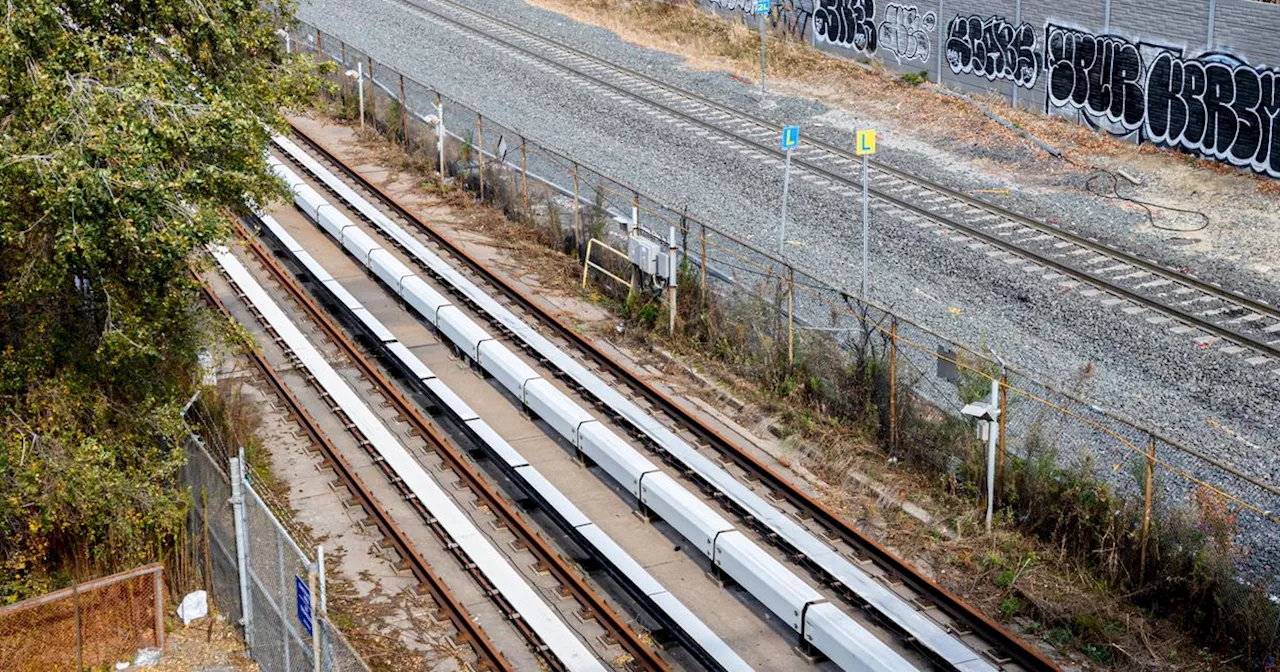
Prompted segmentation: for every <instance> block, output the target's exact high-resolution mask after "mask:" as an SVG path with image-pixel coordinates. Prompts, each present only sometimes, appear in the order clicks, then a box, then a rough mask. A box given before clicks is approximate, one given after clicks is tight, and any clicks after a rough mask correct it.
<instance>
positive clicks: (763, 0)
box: [756, 0, 769, 101]
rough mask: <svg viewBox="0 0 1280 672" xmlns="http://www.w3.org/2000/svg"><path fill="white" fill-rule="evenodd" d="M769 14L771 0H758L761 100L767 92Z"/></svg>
mask: <svg viewBox="0 0 1280 672" xmlns="http://www.w3.org/2000/svg"><path fill="white" fill-rule="evenodd" d="M768 14H769V0H756V16H757V17H758V18H759V19H760V100H761V101H763V100H764V97H765V95H766V93H767V91H766V90H765V85H764V63H765V58H764V38H765V35H764V17H765V16H767V15H768Z"/></svg>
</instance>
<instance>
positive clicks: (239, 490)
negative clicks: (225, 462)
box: [231, 448, 253, 647]
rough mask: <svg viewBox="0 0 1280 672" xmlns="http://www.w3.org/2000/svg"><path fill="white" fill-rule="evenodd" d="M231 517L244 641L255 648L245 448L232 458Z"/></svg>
mask: <svg viewBox="0 0 1280 672" xmlns="http://www.w3.org/2000/svg"><path fill="white" fill-rule="evenodd" d="M231 515H232V520H233V522H234V523H235V534H236V568H237V570H238V572H239V575H240V614H241V617H240V625H241V626H242V627H244V641H245V643H246V644H248V645H249V646H250V647H252V646H253V601H252V600H251V599H250V597H249V590H250V589H249V535H248V533H247V530H246V525H247V523H248V520H247V519H246V518H245V509H244V448H241V449H240V456H239V457H233V458H231Z"/></svg>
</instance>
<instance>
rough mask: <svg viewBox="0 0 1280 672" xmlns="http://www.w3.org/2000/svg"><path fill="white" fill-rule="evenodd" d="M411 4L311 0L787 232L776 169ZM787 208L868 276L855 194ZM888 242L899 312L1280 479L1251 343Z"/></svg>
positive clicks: (1169, 253) (533, 119) (589, 146)
mask: <svg viewBox="0 0 1280 672" xmlns="http://www.w3.org/2000/svg"><path fill="white" fill-rule="evenodd" d="M423 4H424V5H431V3H429V2H427V1H426V0H423ZM471 6H472V7H474V8H475V9H477V10H479V11H484V12H490V13H495V14H498V15H501V16H503V17H504V18H506V19H507V20H510V21H514V22H516V23H518V24H519V25H521V26H522V27H524V28H526V29H528V30H531V31H534V32H537V33H540V34H543V35H546V36H548V37H550V38H552V39H556V40H558V41H564V42H566V43H569V44H571V45H573V46H575V47H576V48H578V49H582V50H584V51H587V52H590V53H593V54H595V55H598V56H600V57H602V58H604V59H606V60H609V61H611V62H614V63H617V64H619V65H624V66H627V67H631V68H634V69H637V70H639V71H641V72H644V73H645V74H647V75H649V76H651V77H655V78H658V79H661V80H663V81H666V82H669V83H671V84H673V85H675V86H678V87H680V88H684V89H688V90H692V91H696V92H698V93H699V94H700V95H703V96H706V97H709V98H712V99H715V100H717V101H720V102H722V103H725V104H728V105H730V106H733V107H737V108H740V109H745V110H750V111H752V112H753V113H755V114H757V115H759V116H763V117H766V118H769V119H772V120H775V121H779V122H782V121H786V122H788V123H800V124H801V125H802V126H803V127H804V130H805V132H806V133H812V134H817V135H820V136H821V137H823V138H824V139H825V140H827V141H829V142H832V143H833V144H838V145H842V146H852V144H853V134H852V129H853V128H854V127H856V126H857V125H859V124H860V121H861V120H858V119H857V118H855V117H854V116H853V115H850V114H847V113H844V112H841V111H839V110H830V109H827V108H825V107H824V106H823V105H821V104H819V103H817V102H814V101H811V100H801V99H794V98H774V100H773V104H772V105H771V106H768V107H765V108H763V109H762V108H761V106H760V104H759V101H758V100H757V98H756V95H757V93H756V89H755V87H753V86H750V85H747V84H744V83H742V82H739V81H735V80H734V79H733V78H730V77H728V76H727V75H724V74H721V73H714V72H697V71H690V70H687V69H684V68H682V67H681V61H680V59H678V58H676V57H673V56H671V55H669V54H664V53H660V52H655V51H651V50H647V49H642V48H639V47H635V46H633V45H629V44H626V43H623V42H621V41H620V40H618V38H617V37H616V36H614V35H613V34H612V33H609V32H607V31H604V30H601V29H597V28H594V27H588V26H584V25H583V24H579V23H576V22H573V21H570V20H568V19H566V18H564V17H563V16H560V15H558V14H554V13H551V12H546V11H542V10H538V9H535V8H532V7H529V6H527V5H524V4H521V3H509V2H497V1H495V0H472V2H471ZM409 7H410V5H408V4H405V3H402V2H399V1H398V0H377V1H369V0H362V1H356V0H326V1H325V2H323V3H320V2H317V1H311V2H304V3H303V4H302V5H301V7H300V8H299V12H298V14H299V18H301V19H302V20H303V21H306V22H308V23H310V24H312V25H315V26H318V27H320V28H321V29H323V30H325V31H326V32H329V33H332V34H336V35H338V36H340V37H342V38H344V39H347V40H348V41H350V42H351V44H353V45H354V46H357V47H359V48H361V49H363V50H364V51H366V52H368V53H369V54H370V55H371V56H372V57H373V58H374V59H375V60H376V61H379V62H382V63H385V64H387V65H389V66H392V67H395V68H397V69H400V70H401V71H403V72H404V73H405V74H406V76H408V77H412V78H413V79H416V80H418V81H420V82H422V83H424V84H427V85H429V86H432V87H435V88H438V89H439V90H440V91H441V92H443V93H445V94H446V95H449V96H452V97H455V98H457V99H459V100H463V101H466V103H467V104H469V105H471V106H474V107H475V108H477V109H479V110H480V111H482V112H483V113H484V114H485V115H486V116H488V117H491V118H493V119H495V120H500V121H502V122H505V123H510V124H513V125H515V126H518V127H519V128H521V129H522V130H523V131H525V132H526V133H527V134H528V135H529V137H530V140H531V141H536V142H539V143H541V144H544V145H547V146H548V147H550V148H553V149H555V150H557V151H560V152H562V153H565V154H567V155H570V156H574V157H579V158H580V159H581V160H582V161H584V162H586V163H588V164H590V165H593V166H595V167H597V168H599V169H600V170H601V171H602V172H604V173H605V174H607V175H610V176H613V177H616V178H618V179H620V180H622V181H625V182H627V183H629V184H631V185H633V186H635V187H636V188H637V189H639V190H641V191H642V192H644V193H645V194H646V195H648V196H651V197H653V198H654V199H656V200H658V201H660V202H663V203H665V204H666V205H668V206H671V207H675V208H680V207H684V206H686V205H687V207H688V211H689V213H690V214H691V215H692V216H694V217H696V218H697V219H699V220H701V221H704V222H707V223H708V224H709V225H711V226H713V227H717V228H720V229H723V230H725V231H727V232H729V233H731V234H734V235H737V236H740V237H742V238H744V239H746V240H748V241H752V242H754V243H755V244H757V245H759V246H761V247H764V248H766V249H772V248H773V246H774V245H775V242H774V241H775V240H776V235H777V219H778V199H779V195H780V194H781V191H782V184H781V171H780V170H778V169H777V168H775V167H773V166H770V165H766V164H765V163H763V162H760V161H757V160H755V159H752V158H745V159H744V155H742V154H740V153H739V152H738V151H737V149H736V148H735V147H733V146H732V145H726V144H722V143H718V142H714V141H711V140H708V139H706V138H703V137H699V136H698V135H693V134H689V133H687V132H683V131H680V130H679V129H677V128H675V127H673V126H672V125H670V124H669V123H666V122H664V121H661V120H659V119H657V118H655V117H653V116H651V115H650V114H648V113H646V112H645V110H644V108H643V107H642V106H636V105H634V104H632V103H630V102H629V101H625V100H615V99H613V98H608V97H603V96H600V95H597V94H593V93H591V92H589V91H586V90H584V89H582V88H581V87H580V86H579V85H577V84H575V83H574V81H572V80H570V79H567V78H566V77H564V76H562V75H561V74H560V73H558V72H556V71H554V70H547V69H543V68H535V67H533V66H531V65H530V64H529V63H527V62H525V61H522V60H519V59H515V58H513V57H511V56H509V55H507V54H506V53H505V52H502V51H499V50H495V49H494V48H492V47H491V46H490V45H488V44H486V43H485V42H482V41H481V40H479V39H478V38H475V37H471V36H467V35H465V34H463V33H460V32H457V31H456V30H450V29H446V28H444V27H442V26H439V25H436V24H434V23H433V22H432V21H431V20H430V19H429V18H428V16H427V15H426V14H425V13H418V12H414V11H412V10H411V9H409ZM433 8H434V7H433ZM906 140H907V139H906V138H904V141H903V142H901V143H900V145H901V146H900V147H897V148H895V147H893V146H892V145H882V148H881V154H880V155H879V156H878V158H879V159H880V160H882V161H884V162H885V163H888V164H890V165H893V166H894V167H897V168H899V169H901V170H905V171H908V172H911V173H914V174H918V175H921V176H924V177H927V178H929V179H931V180H934V181H938V182H941V183H943V184H946V185H948V186H950V187H952V188H955V189H959V190H976V189H991V188H1000V187H1006V186H1009V182H1004V183H999V182H996V179H998V178H993V176H991V175H988V174H985V173H984V171H982V170H981V169H979V168H976V167H973V166H964V165H957V164H943V163H940V162H939V161H938V157H937V156H936V153H932V154H931V153H930V152H928V151H912V150H910V149H904V148H903V147H910V146H911V143H910V142H908V141H906ZM1031 151H1032V150H1030V149H1028V148H1027V147H1026V146H1025V144H1019V143H1014V142H1012V141H1011V143H1010V145H1009V146H1008V147H1007V148H1004V150H1001V152H1002V156H1001V157H1000V158H1001V159H1002V160H1004V161H1010V160H1012V161H1018V160H1021V159H1022V158H1023V157H1022V156H1021V155H1023V154H1025V155H1026V159H1027V160H1030V153H1031ZM993 182H994V183H993ZM1002 204H1004V205H1007V206H1008V207H1011V208H1012V209H1014V210H1016V211H1019V212H1022V213H1024V214H1027V215H1029V216H1032V217H1035V218H1038V219H1042V220H1048V221H1055V220H1056V221H1061V222H1063V223H1064V224H1065V223H1069V224H1071V225H1072V226H1073V227H1075V228H1076V229H1078V230H1080V231H1082V232H1087V233H1088V234H1090V235H1094V236H1097V237H1098V238H1100V239H1102V240H1105V241H1107V242H1110V243H1112V244H1115V245H1117V246H1120V247H1122V248H1123V249H1125V250H1127V251H1130V252H1133V253H1138V254H1142V255H1144V256H1147V257H1150V258H1152V259H1155V260H1158V261H1160V262H1162V263H1165V264H1166V265H1170V266H1177V267H1186V266H1190V267H1194V268H1196V269H1197V271H1198V272H1199V273H1201V275H1204V276H1208V277H1213V278H1215V279H1217V280H1219V281H1220V282H1222V284H1223V285H1224V286H1227V287H1231V288H1235V289H1239V290H1241V291H1244V292H1246V293H1250V294H1254V295H1255V296H1259V297H1261V298H1265V299H1268V300H1271V301H1273V302H1280V292H1277V291H1276V290H1275V289H1274V287H1273V286H1272V284H1271V283H1269V282H1268V281H1267V279H1266V278H1265V277H1263V276H1261V275H1259V274H1256V273H1253V272H1251V271H1248V270H1247V269H1244V268H1241V267H1240V266H1238V265H1233V264H1231V263H1229V262H1227V261H1225V260H1221V259H1208V258H1196V257H1192V256H1191V255H1188V254H1187V253H1186V252H1185V251H1179V250H1176V249H1173V248H1169V247H1167V246H1160V245H1154V244H1152V242H1151V241H1150V240H1148V239H1146V238H1144V237H1142V236H1138V235H1136V234H1134V233H1132V232H1133V231H1134V230H1135V229H1137V228H1138V227H1139V226H1140V225H1141V224H1142V216H1141V215H1140V214H1138V213H1136V212H1133V211H1130V210H1127V209H1123V208H1118V207H1115V206H1113V205H1112V204H1110V203H1108V202H1105V201H1101V200H1100V199H1095V198H1090V197H1087V196H1084V195H1083V194H1082V193H1081V192H1080V191H1079V190H1077V189H1075V188H1074V187H1070V188H1068V185H1064V188H1063V189H1062V190H1061V191H1060V192H1057V193H1053V192H1044V191H1041V192H1039V193H1036V194H1034V195H1029V194H1024V193H1023V192H1022V191H1019V190H1014V191H1013V192H1012V193H1011V196H1010V201H1009V203H1007V204H1006V203H1003V202H1002ZM788 209H789V218H788V219H789V224H788V238H789V239H790V240H793V241H795V243H796V244H793V245H790V246H788V252H787V254H788V258H789V259H791V260H792V261H793V262H795V263H796V264H798V265H799V266H800V267H802V268H805V269H807V270H808V271H810V272H812V273H814V274H815V275H816V276H818V277H823V278H825V279H826V280H827V281H828V282H830V283H831V284H833V285H835V286H838V287H847V288H856V287H857V286H858V282H859V275H860V269H859V264H860V256H861V253H860V249H859V245H860V242H859V240H860V238H859V235H860V234H859V232H858V222H859V219H858V217H859V205H858V203H857V202H856V200H855V199H850V198H841V197H840V196H838V195H837V194H835V193H833V192H831V191H829V190H827V189H824V188H815V186H813V185H811V184H809V183H807V182H806V181H805V180H802V179H793V180H792V183H791V195H790V201H789V205H788ZM871 249H872V256H871V263H870V276H871V293H872V296H873V297H874V298H878V299H879V300H880V301H881V302H882V303H884V304H886V305H889V306H891V307H892V308H893V310H894V311H895V312H898V313H900V314H902V315H903V316H905V317H907V318H909V319H912V320H914V321H917V322H919V323H921V324H923V325H925V326H927V327H929V328H930V329H933V330H934V331H937V332H939V333H942V334H944V335H945V336H947V337H948V338H951V339H954V340H955V341H957V342H959V343H964V344H971V345H973V346H975V347H977V346H978V345H979V344H981V345H982V346H983V349H985V347H986V346H990V347H993V348H995V349H996V350H997V351H998V352H999V353H1000V355H1001V356H1002V357H1003V358H1004V359H1005V360H1007V361H1008V362H1010V364H1012V365H1014V366H1016V367H1017V368H1019V369H1021V370H1024V371H1028V372H1032V373H1034V374H1036V375H1038V376H1040V377H1043V378H1044V379H1047V380H1051V381H1074V380H1077V379H1079V378H1080V377H1081V372H1082V371H1084V370H1085V369H1086V367H1088V366H1090V365H1091V366H1092V370H1093V373H1092V375H1091V376H1089V377H1088V380H1087V383H1086V385H1085V387H1084V388H1083V389H1082V390H1081V393H1082V394H1083V395H1084V396H1087V397H1088V398H1090V399H1092V400H1093V401H1094V403H1096V404H1098V405H1099V406H1102V407H1106V408H1108V409H1111V410H1115V411H1117V412H1119V413H1121V414H1124V415H1128V416H1131V417H1134V418H1137V419H1139V420H1141V421H1143V422H1146V423H1148V424H1150V425H1152V426H1154V427H1157V428H1159V429H1161V430H1162V431H1165V432H1166V433H1168V434H1169V435H1171V436H1172V437H1174V438H1178V439H1181V440H1183V441H1185V442H1186V443H1187V444H1188V445H1190V446H1192V447H1196V448H1198V449H1200V450H1203V451H1204V452H1206V453H1208V454H1211V455H1213V456H1215V457H1217V458H1219V459H1222V460H1224V461H1226V462H1229V463H1230V464H1233V465H1235V466H1237V467H1239V468H1240V469H1241V470H1243V471H1246V472H1247V473H1251V474H1254V475H1256V476H1258V477H1259V478H1264V479H1265V480H1267V481H1269V482H1276V479H1277V478H1280V460H1276V459H1275V449H1274V448H1273V447H1274V446H1277V445H1280V440H1278V439H1280V423H1278V422H1277V418H1278V417H1280V403H1278V400H1277V389H1278V388H1280V375H1277V373H1275V372H1274V370H1275V369H1276V368H1277V364H1276V363H1271V364H1269V365H1262V366H1251V365H1249V364H1247V363H1245V361H1244V359H1243V358H1241V357H1238V356H1231V355H1226V354H1223V353H1222V352H1220V351H1219V350H1217V349H1214V348H1204V349H1202V348H1198V347H1196V345H1195V343H1193V342H1192V341H1191V340H1190V339H1188V338H1187V337H1185V336H1181V335H1177V334H1172V333H1169V332H1168V331H1167V330H1166V327H1160V326H1155V325H1152V324H1150V323H1148V322H1147V321H1146V318H1147V317H1150V314H1145V315H1136V316H1132V315H1127V314H1124V313H1122V312H1121V311H1120V310H1118V309H1113V308H1108V307H1104V306H1103V305H1101V304H1100V303H1099V302H1098V300H1097V299H1094V298H1089V297H1086V296H1083V295H1082V294H1081V293H1080V291H1079V290H1074V291H1063V290H1062V289H1061V288H1060V287H1059V286H1058V284H1057V283H1055V282H1052V281H1045V280H1043V279H1041V277H1040V276H1039V275H1036V274H1030V273H1027V272H1024V271H1023V270H1021V266H1022V265H1010V264H1006V263H1002V262H999V261H994V260H992V259H991V258H989V257H987V256H986V255H984V254H981V253H977V252H974V251H971V250H969V249H967V248H966V247H964V246H961V245H956V244H954V243H951V242H948V241H947V240H945V239H944V238H943V237H942V236H939V235H938V234H937V233H936V232H932V231H930V230H927V229H921V228H918V227H916V226H914V225H909V224H905V223H903V222H901V221H898V220H897V219H896V218H893V217H890V216H885V215H881V216H878V217H877V216H874V215H873V219H872V236H871ZM955 309H958V312H957V311H956V310H955ZM1211 421H1212V423H1214V424H1216V425H1219V426H1221V427H1225V428H1228V429H1231V430H1232V431H1234V432H1236V433H1237V434H1238V435H1239V436H1240V437H1242V438H1243V439H1245V440H1246V441H1247V442H1246V441H1242V440H1240V439H1238V438H1235V437H1232V436H1230V435H1228V434H1226V433H1224V432H1223V431H1222V430H1221V429H1219V428H1218V427H1216V426H1214V424H1211ZM1273 499H1274V498H1273ZM1244 520H1246V521H1248V520H1249V519H1248V517H1247V516H1246V517H1244ZM1277 538H1280V535H1278V534H1276V528H1275V525H1273V524H1270V523H1265V522H1264V523H1259V524H1253V525H1247V526H1246V528H1245V529H1244V530H1243V531H1242V538H1241V540H1240V541H1241V543H1242V544H1243V545H1245V546H1247V547H1251V548H1254V549H1256V551H1255V554H1254V555H1253V556H1252V562H1253V565H1254V567H1255V569H1257V570H1259V571H1268V570H1267V568H1274V567H1276V566H1277V565H1278V564H1280V562H1278V561H1280V541H1277Z"/></svg>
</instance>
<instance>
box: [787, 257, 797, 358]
mask: <svg viewBox="0 0 1280 672" xmlns="http://www.w3.org/2000/svg"><path fill="white" fill-rule="evenodd" d="M787 276H788V277H787V366H788V367H793V366H795V364H796V269H795V267H794V266H787Z"/></svg>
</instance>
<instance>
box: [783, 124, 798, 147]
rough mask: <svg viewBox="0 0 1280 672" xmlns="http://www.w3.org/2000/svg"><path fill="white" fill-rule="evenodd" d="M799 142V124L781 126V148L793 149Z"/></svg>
mask: <svg viewBox="0 0 1280 672" xmlns="http://www.w3.org/2000/svg"><path fill="white" fill-rule="evenodd" d="M799 144H800V127H799V126H783V127H782V148H783V149H795V148H796V146H797V145H799Z"/></svg>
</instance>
